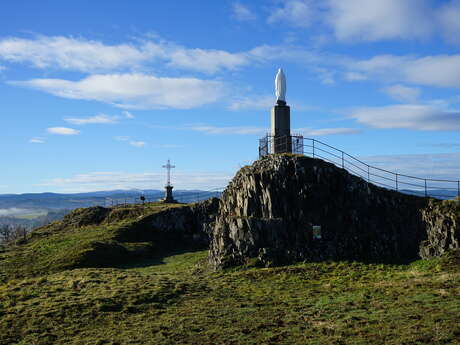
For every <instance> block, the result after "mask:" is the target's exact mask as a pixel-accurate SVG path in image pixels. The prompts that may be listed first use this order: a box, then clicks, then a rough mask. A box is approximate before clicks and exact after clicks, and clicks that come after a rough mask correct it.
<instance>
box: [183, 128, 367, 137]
mask: <svg viewBox="0 0 460 345" xmlns="http://www.w3.org/2000/svg"><path fill="white" fill-rule="evenodd" d="M189 129H190V130H193V131H197V132H203V133H206V134H213V135H222V134H230V135H232V134H236V135H260V136H262V135H265V134H267V133H270V129H269V128H264V127H253V126H247V127H217V126H207V125H196V126H190V127H189ZM359 132H361V130H359V129H356V128H317V129H313V128H294V129H292V133H293V135H295V133H299V134H301V135H304V136H324V135H335V134H356V133H359Z"/></svg>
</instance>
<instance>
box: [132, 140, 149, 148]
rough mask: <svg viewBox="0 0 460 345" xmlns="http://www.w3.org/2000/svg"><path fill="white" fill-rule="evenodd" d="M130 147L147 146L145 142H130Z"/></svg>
mask: <svg viewBox="0 0 460 345" xmlns="http://www.w3.org/2000/svg"><path fill="white" fill-rule="evenodd" d="M129 145H131V146H134V147H144V146H145V145H146V143H145V141H130V142H129Z"/></svg>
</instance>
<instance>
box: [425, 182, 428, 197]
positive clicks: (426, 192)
mask: <svg viewBox="0 0 460 345" xmlns="http://www.w3.org/2000/svg"><path fill="white" fill-rule="evenodd" d="M427 196H428V191H427V189H426V179H425V198H426V197H427Z"/></svg>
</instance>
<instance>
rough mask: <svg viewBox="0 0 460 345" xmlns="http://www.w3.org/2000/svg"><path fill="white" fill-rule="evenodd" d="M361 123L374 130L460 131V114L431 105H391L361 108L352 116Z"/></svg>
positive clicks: (353, 112)
mask: <svg viewBox="0 0 460 345" xmlns="http://www.w3.org/2000/svg"><path fill="white" fill-rule="evenodd" d="M350 116H351V117H352V118H354V119H356V120H357V121H358V122H359V123H362V124H364V125H367V126H370V127H374V128H405V129H414V130H424V131H459V130H460V112H459V111H445V110H443V109H438V108H434V107H432V106H429V105H407V104H402V105H391V106H385V107H368V108H359V109H356V110H354V111H352V113H351V114H350Z"/></svg>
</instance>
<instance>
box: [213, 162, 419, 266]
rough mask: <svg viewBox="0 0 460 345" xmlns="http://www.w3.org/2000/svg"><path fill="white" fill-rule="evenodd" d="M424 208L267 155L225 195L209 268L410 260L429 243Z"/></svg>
mask: <svg viewBox="0 0 460 345" xmlns="http://www.w3.org/2000/svg"><path fill="white" fill-rule="evenodd" d="M426 205H427V199H426V198H420V197H415V196H410V195H405V194H401V193H398V192H395V191H390V190H386V189H383V188H379V187H377V186H374V185H372V184H368V183H367V182H366V181H364V180H363V179H361V178H358V177H356V176H353V175H351V174H349V173H348V172H347V171H346V170H344V169H340V168H338V167H336V166H335V165H333V164H330V163H327V162H324V161H322V160H319V159H313V158H308V157H304V156H295V155H271V156H268V157H265V158H263V159H261V160H258V161H256V162H255V163H254V164H253V165H252V166H247V167H244V168H242V169H241V170H240V171H239V172H238V173H237V174H236V176H235V178H234V179H233V180H232V181H231V183H230V184H229V186H228V187H227V189H226V190H225V191H224V193H223V195H222V198H221V201H220V206H219V214H218V216H217V218H216V225H215V227H214V229H213V234H212V239H211V247H210V254H209V261H210V263H211V264H212V265H213V266H214V267H225V266H230V265H237V264H243V263H244V262H246V261H247V260H248V259H250V258H257V260H258V261H259V263H260V264H263V265H271V264H282V263H289V262H294V261H299V260H307V261H318V260H325V259H332V260H344V259H347V260H366V261H377V262H389V261H391V262H401V261H407V260H412V259H415V258H417V257H418V252H419V244H420V243H421V242H422V241H423V240H425V239H426V230H425V224H424V222H423V220H422V217H421V212H420V210H421V209H422V208H424V207H425V206H426ZM315 225H318V226H321V238H320V239H319V238H317V239H315V238H314V236H313V226H315Z"/></svg>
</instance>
